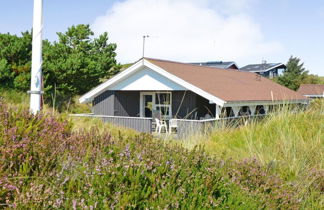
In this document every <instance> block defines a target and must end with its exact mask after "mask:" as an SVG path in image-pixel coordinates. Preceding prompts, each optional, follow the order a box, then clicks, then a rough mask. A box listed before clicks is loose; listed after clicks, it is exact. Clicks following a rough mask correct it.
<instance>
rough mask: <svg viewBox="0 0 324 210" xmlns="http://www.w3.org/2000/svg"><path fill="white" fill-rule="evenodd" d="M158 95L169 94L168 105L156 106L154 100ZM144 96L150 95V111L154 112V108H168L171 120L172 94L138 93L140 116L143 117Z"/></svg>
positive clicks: (158, 92)
mask: <svg viewBox="0 0 324 210" xmlns="http://www.w3.org/2000/svg"><path fill="white" fill-rule="evenodd" d="M160 93H168V94H170V104H169V105H163V104H159V105H157V104H156V103H155V98H156V94H160ZM144 95H152V96H153V97H152V109H153V110H152V111H154V110H156V107H157V106H159V107H169V116H168V117H169V118H170V119H171V118H172V92H171V91H149V92H140V116H141V117H144Z"/></svg>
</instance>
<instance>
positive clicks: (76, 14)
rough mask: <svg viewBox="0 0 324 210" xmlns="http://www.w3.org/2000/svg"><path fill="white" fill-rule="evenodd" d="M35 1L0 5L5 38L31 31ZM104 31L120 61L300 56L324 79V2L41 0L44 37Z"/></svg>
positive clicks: (243, 60) (277, 59) (239, 60)
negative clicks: (84, 27) (79, 27)
mask: <svg viewBox="0 0 324 210" xmlns="http://www.w3.org/2000/svg"><path fill="white" fill-rule="evenodd" d="M32 9H33V1H32V0H1V1H0V32H1V33H6V32H9V33H13V34H20V32H21V31H25V30H29V29H31V27H32V12H33V11H32ZM79 23H85V24H90V25H91V27H92V28H93V30H94V31H95V33H96V34H100V33H102V32H104V31H107V32H108V33H109V35H110V37H111V41H113V42H116V43H117V46H118V50H117V53H118V57H117V58H118V60H119V61H120V62H122V63H125V62H131V61H135V60H137V59H138V58H139V57H140V56H141V50H142V48H141V46H142V38H141V37H142V35H144V34H149V35H151V37H150V38H149V39H148V40H147V46H146V52H145V53H146V56H148V57H157V58H163V59H170V60H177V61H185V62H194V61H210V60H234V61H236V62H237V63H238V64H239V65H240V66H243V65H246V64H249V63H259V62H261V60H263V59H264V60H267V62H283V63H285V62H286V61H287V60H288V58H289V57H290V55H294V56H297V57H300V58H301V59H302V61H303V62H304V63H305V67H306V68H307V69H309V70H310V72H311V73H314V74H318V75H322V76H324V67H322V66H323V65H322V62H323V60H324V1H322V0H308V1H304V0H123V1H117V0H96V1H90V0H68V1H67V0H65V1H63V0H44V37H45V38H47V39H50V40H55V39H56V32H63V31H65V30H66V29H67V27H69V26H71V25H73V24H79Z"/></svg>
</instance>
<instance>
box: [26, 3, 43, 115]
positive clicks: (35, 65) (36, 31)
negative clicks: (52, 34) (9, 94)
mask: <svg viewBox="0 0 324 210" xmlns="http://www.w3.org/2000/svg"><path fill="white" fill-rule="evenodd" d="M42 10H43V0H34V17H33V46H32V70H31V85H30V91H29V93H30V111H31V112H32V113H33V114H36V113H37V112H39V111H40V109H41V95H42V31H43V11H42Z"/></svg>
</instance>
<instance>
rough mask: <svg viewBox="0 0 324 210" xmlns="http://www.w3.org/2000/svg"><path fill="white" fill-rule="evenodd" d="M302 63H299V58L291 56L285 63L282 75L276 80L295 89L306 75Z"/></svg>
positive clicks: (306, 72)
mask: <svg viewBox="0 0 324 210" xmlns="http://www.w3.org/2000/svg"><path fill="white" fill-rule="evenodd" d="M303 65H304V63H300V59H299V58H297V57H293V56H291V57H290V58H289V60H288V63H287V65H286V66H287V69H286V70H285V71H284V72H283V75H282V76H279V77H278V78H277V82H278V83H279V84H281V85H284V86H286V87H288V88H290V89H292V90H297V89H298V88H299V86H300V84H302V83H303V81H304V80H305V78H306V77H307V75H308V71H307V70H306V69H305V68H304V67H303Z"/></svg>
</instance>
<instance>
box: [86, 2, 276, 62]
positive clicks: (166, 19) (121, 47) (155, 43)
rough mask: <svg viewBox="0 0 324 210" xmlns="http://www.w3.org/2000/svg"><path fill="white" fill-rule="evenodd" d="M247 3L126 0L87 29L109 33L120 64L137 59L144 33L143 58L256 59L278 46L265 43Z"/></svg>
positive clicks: (189, 59)
mask: <svg viewBox="0 0 324 210" xmlns="http://www.w3.org/2000/svg"><path fill="white" fill-rule="evenodd" d="M252 1H254V0H234V1H233V0H231V1H230V0H225V1H221V0H215V1H211V0H201V1H194V0H187V1H185V0H126V1H123V2H117V3H115V4H114V6H113V7H112V8H110V9H109V10H108V11H107V14H106V15H104V16H100V17H98V18H97V19H96V20H95V22H94V23H93V24H92V28H93V29H94V31H95V33H96V34H100V33H103V32H104V31H107V32H108V33H109V36H110V41H112V42H115V43H117V54H118V56H117V59H118V61H120V62H122V63H124V62H131V61H135V60H137V59H139V58H140V57H141V55H142V36H143V35H146V34H148V35H150V36H151V37H149V38H148V39H147V41H146V43H147V44H146V47H145V56H146V57H154V58H162V59H170V60H176V61H190V62H191V61H208V60H236V61H240V60H244V59H249V58H252V57H255V56H257V59H259V58H260V57H262V56H266V55H270V54H273V53H276V52H278V51H280V50H281V49H282V46H281V44H280V43H278V42H271V41H266V40H265V39H264V36H263V34H262V32H261V29H260V27H259V25H258V24H256V23H255V22H254V21H253V20H252V19H251V18H250V17H249V16H247V15H244V11H245V10H246V9H248V7H247V6H246V5H247V3H249V2H252ZM220 2H221V3H220ZM233 2H234V3H233ZM235 2H236V3H235ZM218 3H219V4H218ZM221 10H223V11H225V12H221ZM231 10H232V11H233V14H230V12H228V11H231Z"/></svg>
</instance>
